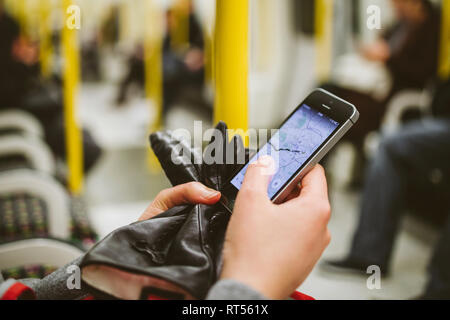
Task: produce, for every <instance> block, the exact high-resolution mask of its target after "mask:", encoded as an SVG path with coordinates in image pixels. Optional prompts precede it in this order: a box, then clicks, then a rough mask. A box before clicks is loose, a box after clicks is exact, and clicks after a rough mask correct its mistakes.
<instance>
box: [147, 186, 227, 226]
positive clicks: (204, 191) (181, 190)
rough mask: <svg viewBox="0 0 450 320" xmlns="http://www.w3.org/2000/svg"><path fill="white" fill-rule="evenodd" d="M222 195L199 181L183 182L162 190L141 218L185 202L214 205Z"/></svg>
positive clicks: (151, 216) (149, 216)
mask: <svg viewBox="0 0 450 320" xmlns="http://www.w3.org/2000/svg"><path fill="white" fill-rule="evenodd" d="M220 197H221V194H220V192H218V191H216V190H213V189H210V188H207V187H206V186H204V185H203V184H201V183H199V182H191V183H186V184H182V185H179V186H176V187H173V188H171V189H166V190H163V191H161V192H160V193H159V194H158V195H157V196H156V198H155V200H154V201H153V202H152V203H151V204H150V206H149V207H148V208H147V209H146V210H145V212H144V214H143V215H142V216H141V217H140V219H139V220H140V221H142V220H147V219H150V218H153V217H154V216H156V215H158V214H160V213H162V212H165V211H167V210H169V209H171V208H174V207H176V206H180V205H184V204H207V205H213V204H215V203H217V202H218V201H219V200H220Z"/></svg>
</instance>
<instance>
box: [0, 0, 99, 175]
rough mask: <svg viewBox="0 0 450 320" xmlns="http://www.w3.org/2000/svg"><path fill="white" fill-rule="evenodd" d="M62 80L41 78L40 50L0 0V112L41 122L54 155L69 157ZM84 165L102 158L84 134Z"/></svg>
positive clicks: (91, 165) (86, 134)
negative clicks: (12, 111) (14, 111)
mask: <svg viewBox="0 0 450 320" xmlns="http://www.w3.org/2000/svg"><path fill="white" fill-rule="evenodd" d="M62 101H63V98H62V90H61V83H60V81H58V80H57V81H45V80H44V79H42V77H40V65H39V48H38V46H36V45H34V44H32V43H31V42H30V41H28V40H27V38H26V37H25V36H23V35H22V33H21V29H20V26H19V24H18V23H17V21H16V20H15V19H14V18H13V17H11V16H10V15H9V14H8V13H7V12H6V11H5V10H4V7H3V5H2V2H1V1H0V110H7V109H22V110H24V111H27V112H29V113H31V114H32V115H34V116H35V117H36V118H37V119H38V120H39V121H40V122H41V123H42V126H43V129H44V133H45V140H46V142H47V143H48V145H49V146H50V148H51V149H52V151H53V153H54V154H55V156H57V157H59V158H62V159H64V158H65V154H66V147H65V144H66V142H65V130H64V117H63V107H62ZM83 146H84V154H85V157H84V166H85V170H86V171H89V169H91V168H92V167H93V165H94V164H95V163H96V161H97V160H98V158H99V156H100V153H101V151H100V149H99V147H98V146H97V144H96V143H95V142H94V140H93V139H92V137H91V136H90V134H89V133H88V132H87V131H83Z"/></svg>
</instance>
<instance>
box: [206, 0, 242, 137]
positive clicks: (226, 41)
mask: <svg viewBox="0 0 450 320" xmlns="http://www.w3.org/2000/svg"><path fill="white" fill-rule="evenodd" d="M216 6H217V7H216V29H215V39H214V69H213V70H214V71H213V72H214V80H215V88H216V90H215V94H216V97H215V110H214V120H215V121H216V122H217V121H220V120H223V121H225V122H226V123H227V124H228V126H229V128H230V129H234V130H237V131H240V130H241V132H246V131H247V130H248V73H249V70H248V69H249V67H248V66H249V2H248V0H217V3H216Z"/></svg>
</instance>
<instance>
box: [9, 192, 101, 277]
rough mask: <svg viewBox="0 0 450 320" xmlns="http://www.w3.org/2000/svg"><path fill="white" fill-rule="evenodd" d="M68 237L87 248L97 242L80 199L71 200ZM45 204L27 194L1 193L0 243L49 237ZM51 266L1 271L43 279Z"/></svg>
mask: <svg viewBox="0 0 450 320" xmlns="http://www.w3.org/2000/svg"><path fill="white" fill-rule="evenodd" d="M71 215H72V219H71V227H70V230H71V238H70V239H62V240H67V241H69V242H71V243H73V244H74V245H77V246H78V247H81V248H84V249H88V248H90V247H91V246H92V245H93V244H94V243H95V242H96V241H97V234H96V233H95V231H94V230H93V229H92V228H91V226H90V224H89V220H88V215H87V210H86V206H85V205H84V202H83V201H82V199H77V198H72V200H71ZM49 237H50V235H49V232H48V219H47V205H46V203H45V202H44V201H42V200H41V199H38V198H36V197H34V196H32V195H29V194H7V195H0V244H1V243H6V242H11V241H18V240H24V239H33V238H49ZM54 270H55V268H52V267H51V266H22V267H18V268H12V269H8V270H2V274H3V277H4V278H14V279H21V278H42V277H44V276H46V275H47V274H49V273H51V272H52V271H54Z"/></svg>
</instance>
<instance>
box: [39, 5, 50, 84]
mask: <svg viewBox="0 0 450 320" xmlns="http://www.w3.org/2000/svg"><path fill="white" fill-rule="evenodd" d="M50 1H51V0H40V2H39V16H40V23H39V34H40V61H41V69H42V75H43V76H44V77H48V76H50V74H51V70H52V54H53V48H52V25H51V20H50V18H51V12H52V11H51V10H52V8H51V3H50Z"/></svg>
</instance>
